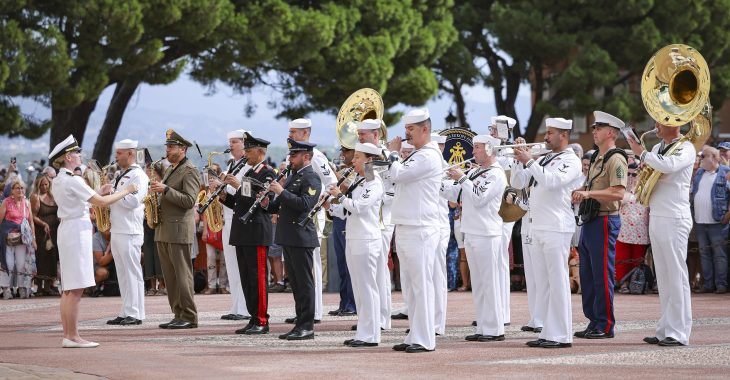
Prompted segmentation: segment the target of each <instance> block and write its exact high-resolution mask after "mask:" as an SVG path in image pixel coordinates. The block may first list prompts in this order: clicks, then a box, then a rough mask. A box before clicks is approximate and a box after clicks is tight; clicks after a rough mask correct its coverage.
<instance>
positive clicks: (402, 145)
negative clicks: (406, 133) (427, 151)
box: [400, 140, 415, 149]
mask: <svg viewBox="0 0 730 380" xmlns="http://www.w3.org/2000/svg"><path fill="white" fill-rule="evenodd" d="M400 148H401V149H413V148H415V146H413V145H411V144H409V143H408V141H405V140H403V142H402V143H401V144H400Z"/></svg>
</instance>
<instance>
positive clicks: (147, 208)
mask: <svg viewBox="0 0 730 380" xmlns="http://www.w3.org/2000/svg"><path fill="white" fill-rule="evenodd" d="M164 159H165V157H162V158H160V159H159V160H157V161H155V162H153V163H152V164H150V166H149V167H148V168H147V176H148V177H150V178H152V172H151V170H153V168H154V167H155V165H157V164H158V163H160V162H161V161H162V160H164ZM150 182H151V181H150ZM142 202H143V203H144V216H145V219H147V226H148V227H149V228H152V229H155V228H156V227H157V225H158V224H159V223H160V195H159V194H157V193H155V192H154V191H147V195H145V197H144V199H142Z"/></svg>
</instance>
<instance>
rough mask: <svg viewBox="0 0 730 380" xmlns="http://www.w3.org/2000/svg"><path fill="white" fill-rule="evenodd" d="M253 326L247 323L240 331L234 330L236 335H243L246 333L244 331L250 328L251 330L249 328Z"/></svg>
mask: <svg viewBox="0 0 730 380" xmlns="http://www.w3.org/2000/svg"><path fill="white" fill-rule="evenodd" d="M253 326H254V324H253V323H251V322H249V323H248V324H247V325H246V326H244V327H243V328H241V329H238V330H236V334H245V333H246V330H248V329H250V328H251V327H253Z"/></svg>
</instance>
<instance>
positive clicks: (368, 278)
mask: <svg viewBox="0 0 730 380" xmlns="http://www.w3.org/2000/svg"><path fill="white" fill-rule="evenodd" d="M380 244H381V240H380V239H371V240H347V244H346V245H345V257H346V258H347V269H348V270H349V271H350V281H351V282H352V292H353V294H354V295H355V306H356V307H357V333H356V334H355V340H361V341H363V342H368V343H380V325H381V321H380V317H381V315H380V295H379V294H378V282H377V271H378V259H379V256H380V253H379V252H380Z"/></svg>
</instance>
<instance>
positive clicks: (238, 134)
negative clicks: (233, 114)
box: [226, 129, 246, 140]
mask: <svg viewBox="0 0 730 380" xmlns="http://www.w3.org/2000/svg"><path fill="white" fill-rule="evenodd" d="M245 135H246V131H245V130H243V129H236V130H233V131H230V132H228V133H227V134H226V138H227V139H229V140H230V139H242V140H243V139H244V138H245Z"/></svg>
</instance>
